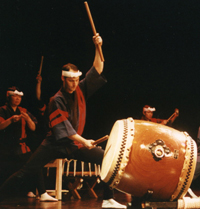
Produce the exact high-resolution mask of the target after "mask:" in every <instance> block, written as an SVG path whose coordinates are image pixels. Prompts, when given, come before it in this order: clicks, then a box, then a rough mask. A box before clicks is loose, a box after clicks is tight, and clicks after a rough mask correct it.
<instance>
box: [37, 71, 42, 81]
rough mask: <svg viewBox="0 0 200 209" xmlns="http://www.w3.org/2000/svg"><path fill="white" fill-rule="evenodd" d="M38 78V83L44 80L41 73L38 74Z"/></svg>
mask: <svg viewBox="0 0 200 209" xmlns="http://www.w3.org/2000/svg"><path fill="white" fill-rule="evenodd" d="M36 80H37V82H38V83H41V82H42V76H41V75H40V74H39V73H38V74H37V77H36Z"/></svg>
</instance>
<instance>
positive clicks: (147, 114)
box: [145, 111, 153, 120]
mask: <svg viewBox="0 0 200 209" xmlns="http://www.w3.org/2000/svg"><path fill="white" fill-rule="evenodd" d="M145 117H146V118H147V119H148V120H150V119H151V118H152V117H153V112H151V111H146V112H145Z"/></svg>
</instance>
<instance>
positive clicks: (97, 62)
mask: <svg viewBox="0 0 200 209" xmlns="http://www.w3.org/2000/svg"><path fill="white" fill-rule="evenodd" d="M93 41H94V44H95V57H94V62H93V66H94V67H95V69H96V70H97V72H98V73H99V74H101V73H102V72H103V67H104V62H103V61H102V60H101V57H100V54H99V51H98V48H97V45H98V44H99V45H100V46H102V43H103V40H102V38H101V36H99V34H98V33H97V34H96V35H95V36H93Z"/></svg>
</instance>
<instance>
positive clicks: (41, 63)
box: [38, 56, 44, 75]
mask: <svg viewBox="0 0 200 209" xmlns="http://www.w3.org/2000/svg"><path fill="white" fill-rule="evenodd" d="M43 59H44V56H42V58H41V62H40V70H39V71H38V74H39V75H41V72H42V65H43Z"/></svg>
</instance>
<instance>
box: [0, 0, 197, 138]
mask: <svg viewBox="0 0 200 209" xmlns="http://www.w3.org/2000/svg"><path fill="white" fill-rule="evenodd" d="M88 4H89V7H90V10H91V13H92V17H93V20H94V23H95V26H96V30H97V32H99V33H100V35H101V36H102V38H103V46H102V49H103V54H104V57H105V67H104V75H105V76H106V78H107V80H108V83H107V84H106V85H105V86H104V87H103V88H101V89H100V90H99V91H98V92H97V93H96V94H95V95H94V96H93V97H92V98H91V99H90V100H89V101H88V106H87V125H86V128H85V132H84V136H85V137H87V138H94V139H97V138H100V137H102V136H104V135H105V134H109V133H110V131H111V128H112V126H113V124H114V122H115V121H116V120H118V119H122V118H127V117H133V118H134V119H138V118H140V117H141V115H142V107H143V106H144V105H145V104H149V105H152V106H154V107H156V112H155V113H154V116H155V117H159V118H165V119H167V118H168V117H169V116H170V115H171V114H173V112H174V109H175V108H178V109H179V110H180V115H179V117H178V118H177V119H176V121H175V123H174V128H176V129H178V130H180V131H187V132H188V133H189V134H190V135H191V136H192V137H193V138H195V139H196V137H197V132H198V127H199V125H200V123H199V116H200V107H199V103H200V97H199V89H200V84H199V74H200V73H199V69H200V61H199V58H200V39H199V32H200V12H199V11H200V1H198V0H196V1H192V0H186V1H182V0H180V1H178V0H144V1H143V0H124V1H122V0H121V1H119V0H95V1H94V0H93V1H92V0H88ZM0 15H1V17H0V21H1V27H0V44H1V47H0V50H1V56H0V64H1V67H0V71H1V72H0V75H1V78H0V105H4V103H5V93H6V89H7V88H8V87H9V86H13V85H16V86H18V87H19V88H20V89H21V90H22V91H23V92H24V94H25V96H24V97H23V102H22V106H24V107H26V108H27V109H28V110H29V111H33V112H34V102H35V100H34V99H35V85H36V80H35V78H36V75H37V72H38V70H39V66H40V61H41V56H42V55H43V56H44V62H43V68H42V77H43V82H42V97H43V99H44V100H45V102H47V101H48V99H49V97H50V96H52V95H54V94H55V93H56V92H57V91H58V89H59V88H60V86H61V79H60V76H61V70H60V68H61V66H62V65H64V64H66V63H68V62H71V63H73V64H75V65H77V66H78V67H79V69H80V70H81V71H82V72H83V74H85V73H86V72H87V70H88V69H89V68H90V67H91V66H92V63H93V58H94V44H93V42H92V36H93V33H92V29H91V25H90V22H89V19H88V16H87V13H86V10H85V6H84V1H81V0H71V1H69V0H48V1H45V0H44V1H41V0H34V1H31V0H28V1H24V0H1V3H0Z"/></svg>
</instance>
